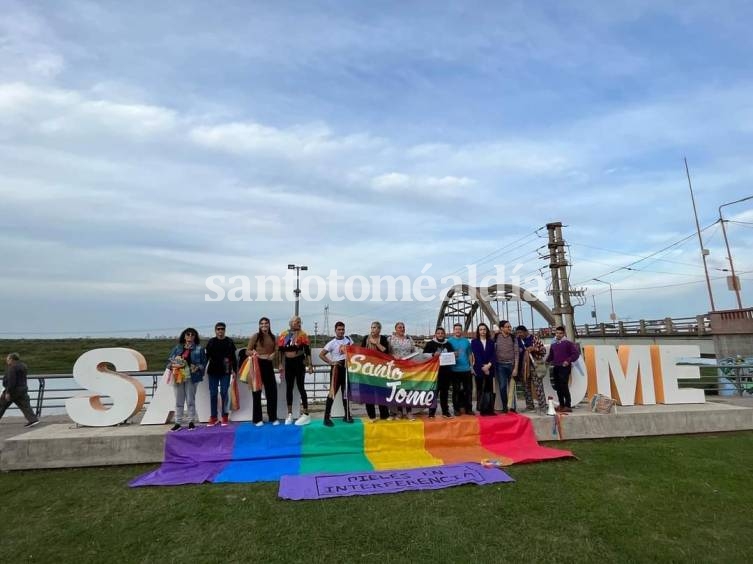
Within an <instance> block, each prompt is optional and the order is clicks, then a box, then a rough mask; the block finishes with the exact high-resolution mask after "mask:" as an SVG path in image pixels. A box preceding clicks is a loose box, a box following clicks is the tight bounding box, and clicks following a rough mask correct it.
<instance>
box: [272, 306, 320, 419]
mask: <svg viewBox="0 0 753 564" xmlns="http://www.w3.org/2000/svg"><path fill="white" fill-rule="evenodd" d="M277 348H278V349H279V350H280V352H281V353H283V357H282V358H283V361H282V364H281V366H280V371H281V372H282V371H284V372H285V399H286V400H287V403H288V416H287V418H286V419H285V425H291V424H292V423H293V386H296V387H297V388H298V393H299V394H300V395H301V411H302V413H301V415H300V417H298V419H296V421H295V424H296V425H308V424H309V423H311V416H310V415H309V402H308V396H307V395H306V387H305V385H304V382H305V378H306V369H307V368H308V372H309V374H311V373H313V372H314V367H313V365H312V364H311V343H310V341H309V336H308V334H307V333H306V331H303V330H302V329H301V318H300V317H299V316H297V315H294V316H293V317H291V318H290V329H286V330H285V331H283V332H282V333H280V336H279V337H278V338H277Z"/></svg>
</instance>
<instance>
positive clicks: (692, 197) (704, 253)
mask: <svg viewBox="0 0 753 564" xmlns="http://www.w3.org/2000/svg"><path fill="white" fill-rule="evenodd" d="M684 160H685V174H686V175H687V177H688V188H690V201H691V202H693V215H694V216H695V229H696V231H697V232H698V243H699V244H700V245H701V258H702V259H703V271H704V272H705V273H706V288H707V289H708V291H709V302H711V311H716V307H714V295H713V294H712V293H711V278H709V267H708V266H707V264H706V256H708V254H709V251H708V249H705V248H703V238H702V237H701V224H700V223H699V222H698V210H697V209H696V207H695V195H693V185H692V184H691V183H690V169H688V159H684ZM720 213H721V212H720ZM722 231H724V222H722ZM741 309H742V308H741Z"/></svg>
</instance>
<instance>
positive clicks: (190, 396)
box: [167, 327, 207, 431]
mask: <svg viewBox="0 0 753 564" xmlns="http://www.w3.org/2000/svg"><path fill="white" fill-rule="evenodd" d="M206 364H207V355H206V351H205V350H204V349H203V348H202V347H201V345H200V340H199V333H198V332H197V331H196V329H194V328H193V327H188V328H187V329H183V332H182V333H181V334H180V337H178V344H177V345H175V346H174V347H173V349H172V350H171V351H170V355H169V356H168V360H167V366H168V368H170V369H171V371H172V382H173V387H174V388H175V424H174V425H173V427H172V429H170V430H171V431H178V430H180V429H181V427H182V426H183V423H186V420H187V421H188V429H189V430H192V429H195V428H196V422H197V421H198V420H199V418H198V416H197V415H196V388H197V387H198V385H199V382H201V381H202V380H203V379H204V367H205V366H206ZM186 406H187V407H188V416H187V417H185V418H184V411H183V410H184V407H186Z"/></svg>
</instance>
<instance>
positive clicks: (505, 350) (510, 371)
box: [494, 319, 518, 413]
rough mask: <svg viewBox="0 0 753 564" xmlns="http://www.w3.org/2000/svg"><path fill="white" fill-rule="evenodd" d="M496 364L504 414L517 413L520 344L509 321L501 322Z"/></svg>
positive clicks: (496, 345) (496, 341)
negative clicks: (516, 385)
mask: <svg viewBox="0 0 753 564" xmlns="http://www.w3.org/2000/svg"><path fill="white" fill-rule="evenodd" d="M494 353H495V362H496V363H497V387H498V388H499V395H500V399H501V400H502V413H507V410H508V407H509V409H510V411H512V412H513V413H515V412H516V411H517V407H518V406H517V402H516V400H515V382H512V379H513V378H515V377H516V376H517V375H518V343H517V342H516V340H515V335H513V334H512V325H511V324H510V322H509V321H507V320H504V319H503V320H502V321H500V322H499V333H497V335H496V336H495V338H494Z"/></svg>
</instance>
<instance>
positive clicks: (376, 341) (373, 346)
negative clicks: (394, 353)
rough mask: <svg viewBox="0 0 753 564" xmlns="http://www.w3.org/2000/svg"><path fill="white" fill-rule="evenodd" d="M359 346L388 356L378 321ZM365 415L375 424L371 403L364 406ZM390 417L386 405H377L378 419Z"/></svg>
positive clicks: (387, 348) (375, 418) (386, 345)
mask: <svg viewBox="0 0 753 564" xmlns="http://www.w3.org/2000/svg"><path fill="white" fill-rule="evenodd" d="M361 346H362V347H364V348H367V349H370V350H372V351H379V352H381V353H384V354H390V343H389V341H388V340H387V337H385V336H384V335H382V324H381V323H379V322H378V321H373V322H372V323H371V330H370V332H369V334H368V335H366V336H365V337H364V338H363V340H362V341H361ZM366 415H368V416H369V419H370V420H371V422H372V423H376V421H377V417H376V410H375V409H374V404H373V403H367V404H366ZM389 416H390V411H389V409H387V406H386V405H381V404H380V405H379V419H387V418H389Z"/></svg>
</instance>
